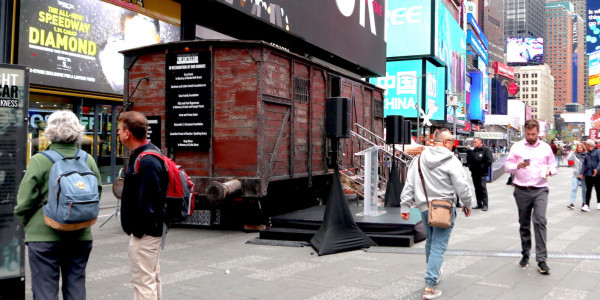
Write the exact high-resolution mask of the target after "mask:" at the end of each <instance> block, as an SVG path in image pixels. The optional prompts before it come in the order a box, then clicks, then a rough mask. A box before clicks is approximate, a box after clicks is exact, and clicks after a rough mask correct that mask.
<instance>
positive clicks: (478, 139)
mask: <svg viewBox="0 0 600 300" xmlns="http://www.w3.org/2000/svg"><path fill="white" fill-rule="evenodd" d="M473 141H480V142H482V143H483V139H482V138H480V137H474V138H473Z"/></svg>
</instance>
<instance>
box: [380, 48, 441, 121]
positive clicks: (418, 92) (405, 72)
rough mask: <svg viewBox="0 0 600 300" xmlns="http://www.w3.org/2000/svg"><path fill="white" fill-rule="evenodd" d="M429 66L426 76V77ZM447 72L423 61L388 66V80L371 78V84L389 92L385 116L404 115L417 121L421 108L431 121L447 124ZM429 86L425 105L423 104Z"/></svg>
mask: <svg viewBox="0 0 600 300" xmlns="http://www.w3.org/2000/svg"><path fill="white" fill-rule="evenodd" d="M424 63H425V70H426V72H425V73H423V71H422V70H423V64H424ZM444 77H445V74H444V68H441V67H436V66H434V65H433V64H431V63H429V62H424V61H423V60H420V59H416V60H404V61H390V62H387V72H386V76H385V77H379V78H371V79H369V81H370V82H371V83H372V84H375V85H377V86H379V87H381V88H383V89H385V94H384V100H383V114H384V116H389V115H402V116H404V117H405V118H416V117H417V107H419V106H420V107H424V112H425V114H426V115H427V118H428V119H429V120H444V116H445V106H444V104H445V102H444V99H445V98H444V97H445V93H444V84H442V82H443V81H444ZM423 84H425V101H423V97H422V95H423V86H422V85H423Z"/></svg>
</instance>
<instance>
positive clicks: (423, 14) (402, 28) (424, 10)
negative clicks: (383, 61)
mask: <svg viewBox="0 0 600 300" xmlns="http://www.w3.org/2000/svg"><path fill="white" fill-rule="evenodd" d="M432 2H433V1H431V0H405V1H389V2H388V7H387V10H386V24H385V26H386V39H385V40H386V42H387V57H398V56H429V55H431V3H432ZM417 40H418V41H419V42H418V43H407V42H406V41H417Z"/></svg>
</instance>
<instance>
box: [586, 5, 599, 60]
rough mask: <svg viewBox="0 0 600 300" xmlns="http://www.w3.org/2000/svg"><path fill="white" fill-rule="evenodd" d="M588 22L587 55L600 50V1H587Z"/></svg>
mask: <svg viewBox="0 0 600 300" xmlns="http://www.w3.org/2000/svg"><path fill="white" fill-rule="evenodd" d="M586 3H587V20H586V24H587V26H586V29H587V30H586V31H587V32H586V35H585V42H586V43H587V53H588V54H589V53H592V52H595V51H598V50H600V1H586Z"/></svg>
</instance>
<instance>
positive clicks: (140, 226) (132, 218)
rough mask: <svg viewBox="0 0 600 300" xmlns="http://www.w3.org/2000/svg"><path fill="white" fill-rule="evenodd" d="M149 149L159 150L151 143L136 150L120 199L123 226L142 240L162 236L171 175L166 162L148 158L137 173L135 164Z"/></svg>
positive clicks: (143, 159)
mask: <svg viewBox="0 0 600 300" xmlns="http://www.w3.org/2000/svg"><path fill="white" fill-rule="evenodd" d="M148 149H157V148H156V146H154V145H152V144H151V143H148V144H146V145H144V146H140V147H138V148H137V149H135V150H134V151H133V152H132V153H131V155H130V157H129V163H128V166H127V172H125V181H124V183H123V194H122V199H121V226H122V227H123V231H125V233H127V234H133V235H134V236H135V237H138V238H141V237H142V236H143V235H144V234H146V235H150V236H154V237H159V236H162V233H163V221H164V216H165V211H166V209H165V200H166V196H167V188H168V185H169V175H168V173H167V170H166V169H165V164H164V162H163V161H162V160H161V159H160V158H157V157H155V156H152V155H146V156H144V157H143V158H142V159H141V160H140V166H139V170H138V173H135V169H134V164H135V159H136V158H137V157H138V155H139V154H140V153H141V152H142V151H145V150H148Z"/></svg>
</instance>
